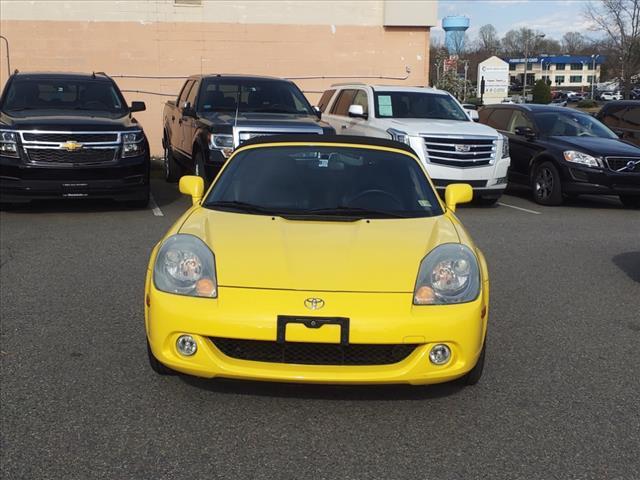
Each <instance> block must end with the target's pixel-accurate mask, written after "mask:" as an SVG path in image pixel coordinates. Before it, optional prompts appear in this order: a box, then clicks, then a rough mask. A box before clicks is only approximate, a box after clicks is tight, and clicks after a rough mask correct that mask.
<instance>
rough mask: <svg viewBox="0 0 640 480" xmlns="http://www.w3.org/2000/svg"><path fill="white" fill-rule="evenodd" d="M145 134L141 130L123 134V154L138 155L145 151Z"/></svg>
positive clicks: (128, 155)
mask: <svg viewBox="0 0 640 480" xmlns="http://www.w3.org/2000/svg"><path fill="white" fill-rule="evenodd" d="M143 140H144V134H143V133H142V131H141V130H136V131H133V132H126V133H123V134H122V156H123V157H137V156H138V155H141V154H142V153H144V142H143Z"/></svg>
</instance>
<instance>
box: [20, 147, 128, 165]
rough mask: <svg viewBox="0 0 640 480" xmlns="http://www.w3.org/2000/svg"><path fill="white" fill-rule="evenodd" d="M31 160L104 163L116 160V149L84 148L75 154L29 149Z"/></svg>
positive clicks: (50, 162)
mask: <svg viewBox="0 0 640 480" xmlns="http://www.w3.org/2000/svg"><path fill="white" fill-rule="evenodd" d="M26 151H27V154H28V155H29V160H30V161H31V162H33V163H40V164H54V163H62V164H74V163H87V164H89V163H103V162H111V161H113V160H115V154H116V151H117V149H115V148H83V149H82V150H77V151H74V152H69V151H67V150H62V149H59V148H27V149H26Z"/></svg>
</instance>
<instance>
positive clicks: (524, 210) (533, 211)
mask: <svg viewBox="0 0 640 480" xmlns="http://www.w3.org/2000/svg"><path fill="white" fill-rule="evenodd" d="M498 205H500V206H501V207H509V208H513V209H515V210H520V211H522V212H527V213H533V214H534V215H540V214H542V212H536V211H535V210H529V209H528V208H522V207H516V206H515V205H509V204H508V203H502V202H498Z"/></svg>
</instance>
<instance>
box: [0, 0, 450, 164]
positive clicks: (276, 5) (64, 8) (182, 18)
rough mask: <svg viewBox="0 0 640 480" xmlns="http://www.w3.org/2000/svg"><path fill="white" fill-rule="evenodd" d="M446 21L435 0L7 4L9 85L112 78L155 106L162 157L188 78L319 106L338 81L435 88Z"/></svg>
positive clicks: (3, 7) (150, 125) (0, 48)
mask: <svg viewBox="0 0 640 480" xmlns="http://www.w3.org/2000/svg"><path fill="white" fill-rule="evenodd" d="M437 23H438V20H437V2H436V1H432V2H426V1H420V2H416V1H411V0H406V1H405V0H362V1H358V0H308V1H289V0H279V1H276V0H261V1H252V0H231V1H226V0H217V1H209V0H121V1H117V0H108V1H107V0H65V1H63V0H0V34H1V35H2V37H4V38H3V39H1V40H0V57H1V58H0V86H4V83H5V82H6V79H7V77H8V68H10V69H11V70H12V71H13V70H15V69H19V70H20V71H32V70H38V71H42V70H47V71H49V70H51V71H79V72H92V71H95V72H98V71H103V72H106V73H107V74H109V75H111V76H113V77H114V79H115V80H116V81H117V82H118V84H119V85H120V87H121V88H122V89H123V90H125V96H126V97H127V100H128V101H131V100H134V99H135V100H142V101H145V102H146V104H147V111H146V112H142V113H140V114H136V117H137V118H138V119H139V120H140V121H141V122H142V123H143V125H144V127H145V129H146V130H147V133H148V135H149V137H150V139H151V141H152V151H153V153H154V154H159V153H160V138H161V128H162V126H161V121H160V119H161V115H162V107H163V104H164V102H165V101H166V99H168V98H171V97H173V96H175V95H176V94H177V92H178V90H179V88H180V86H181V85H182V82H183V81H184V80H183V78H184V77H186V76H188V75H191V74H195V73H244V74H258V75H273V76H279V77H287V78H291V79H292V80H294V81H295V82H296V83H297V84H298V85H299V86H300V88H301V89H302V90H303V91H304V92H305V94H306V95H307V97H308V98H309V100H310V101H311V102H312V103H314V102H315V101H317V99H318V98H319V97H320V94H321V92H322V91H323V90H324V89H325V88H327V87H328V86H329V85H330V84H332V83H334V82H340V81H343V82H344V81H358V80H361V81H370V82H375V83H387V84H407V85H428V83H429V42H430V29H431V27H432V26H435V25H437ZM5 39H6V41H5ZM7 47H8V52H7ZM7 55H8V56H9V58H7ZM7 60H9V62H10V65H9V66H8V65H7Z"/></svg>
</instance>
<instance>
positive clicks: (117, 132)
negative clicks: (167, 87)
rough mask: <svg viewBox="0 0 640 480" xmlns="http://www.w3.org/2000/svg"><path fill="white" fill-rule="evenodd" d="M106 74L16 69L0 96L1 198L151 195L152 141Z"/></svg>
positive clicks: (142, 199)
mask: <svg viewBox="0 0 640 480" xmlns="http://www.w3.org/2000/svg"><path fill="white" fill-rule="evenodd" d="M144 109H145V105H144V103H143V102H133V103H132V104H131V106H129V105H127V103H126V102H125V100H124V98H123V96H122V93H121V92H120V90H119V89H118V86H117V85H116V84H115V82H114V81H113V80H112V79H111V78H109V77H108V76H107V75H105V74H98V73H94V74H79V73H15V74H13V75H11V77H9V79H8V81H7V84H6V86H5V88H4V91H3V92H2V97H0V201H1V202H2V203H4V204H7V203H23V202H28V201H30V200H33V199H48V198H62V197H67V198H82V197H91V198H105V197H107V198H116V199H118V200H122V201H126V202H128V203H130V204H131V205H132V206H136V207H142V206H145V205H146V204H147V202H148V200H149V165H150V158H149V147H148V145H147V139H146V137H145V135H144V132H143V130H142V127H141V126H140V124H139V123H138V122H137V121H136V119H135V118H133V116H132V113H133V112H138V111H142V110H144Z"/></svg>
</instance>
